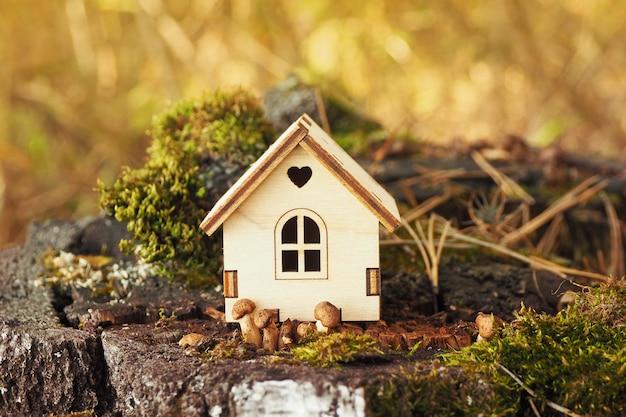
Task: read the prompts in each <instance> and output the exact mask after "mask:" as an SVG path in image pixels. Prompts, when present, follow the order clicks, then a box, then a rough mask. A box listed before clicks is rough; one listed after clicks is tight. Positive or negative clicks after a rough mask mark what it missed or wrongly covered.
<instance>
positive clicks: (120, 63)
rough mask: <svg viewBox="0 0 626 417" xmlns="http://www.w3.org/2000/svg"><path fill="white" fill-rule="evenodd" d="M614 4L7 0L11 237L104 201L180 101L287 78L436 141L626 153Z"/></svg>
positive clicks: (0, 237) (2, 9) (3, 19)
mask: <svg viewBox="0 0 626 417" xmlns="http://www.w3.org/2000/svg"><path fill="white" fill-rule="evenodd" d="M620 6H621V3H618V1H617V0H596V1H593V2H591V1H582V0H561V1H549V0H525V1H522V0H511V1H507V2H502V1H494V0H492V1H486V2H484V1H473V0H472V1H460V0H444V1H437V2H429V1H410V0H394V1H393V2H391V1H387V2H384V1H379V2H361V3H358V2H348V1H337V0H333V1H330V0H315V1H313V0H306V1H298V2H294V1H286V0H277V1H273V2H258V1H252V0H233V1H226V0H93V1H86V0H59V1H54V2H53V1H44V2H42V1H38V0H19V1H18V0H7V1H3V2H2V3H0V57H1V58H2V65H1V66H0V168H1V169H0V247H1V246H4V245H6V244H8V243H11V242H19V241H21V240H22V239H23V236H24V233H25V228H26V225H27V224H28V222H29V221H31V220H33V219H47V218H70V217H80V216H84V215H88V214H95V213H97V212H98V208H97V206H96V201H97V196H96V195H95V194H94V193H93V191H92V189H93V187H94V185H95V183H96V179H97V178H101V179H103V180H104V181H105V182H109V183H111V182H112V181H113V179H114V178H115V176H116V175H117V174H118V173H119V171H120V167H121V166H122V165H131V166H138V165H140V164H141V161H142V158H143V156H144V154H145V153H144V150H145V148H146V146H147V144H148V143H149V139H148V137H147V135H146V130H147V129H148V128H149V126H150V121H151V118H152V115H154V114H155V113H158V112H159V111H160V110H161V109H162V108H163V107H164V106H165V105H166V103H167V102H168V101H175V100H178V99H180V98H183V97H193V96H197V95H198V94H199V93H200V92H201V91H203V90H214V89H216V88H228V87H230V86H239V85H241V86H244V87H246V88H249V89H250V90H252V91H253V92H254V93H255V94H258V95H259V96H261V95H262V94H263V93H264V92H265V91H267V90H268V89H269V88H271V87H272V86H273V85H275V84H276V83H278V82H280V81H281V80H283V79H285V78H286V77H287V76H288V75H290V74H297V75H298V76H299V77H301V79H303V80H304V81H306V82H309V83H314V84H317V85H319V86H320V87H321V90H322V91H323V92H325V93H326V94H329V95H335V96H337V97H339V98H341V99H342V100H344V101H349V102H351V103H353V104H354V105H355V106H356V107H357V108H359V109H361V110H362V112H363V113H364V114H367V115H368V116H369V117H372V118H374V119H376V120H378V121H379V122H381V123H382V124H383V125H384V126H385V127H387V128H388V129H389V130H399V131H402V132H406V133H408V134H410V135H411V136H413V137H415V138H416V139H419V140H424V141H432V142H435V143H438V144H446V143H451V141H452V140H457V139H458V138H461V139H463V140H468V141H471V140H476V139H485V140H492V141H497V140H498V138H499V137H500V136H501V135H503V134H505V133H516V134H519V135H521V136H523V137H525V138H527V140H528V141H529V143H531V144H532V145H533V146H546V145H549V144H550V143H553V142H554V141H559V144H560V146H562V147H563V148H565V149H568V150H574V151H575V150H582V151H584V152H586V153H593V154H598V155H603V156H611V157H626V151H625V150H624V149H626V147H625V146H624V145H626V118H625V117H623V115H624V114H625V113H626V112H625V107H626V97H625V96H626V73H625V72H624V71H623V68H624V67H625V64H626V49H625V48H624V47H623V39H626V36H625V35H626V33H625V32H626V30H625V29H626V24H625V23H624V22H626V8H624V7H620Z"/></svg>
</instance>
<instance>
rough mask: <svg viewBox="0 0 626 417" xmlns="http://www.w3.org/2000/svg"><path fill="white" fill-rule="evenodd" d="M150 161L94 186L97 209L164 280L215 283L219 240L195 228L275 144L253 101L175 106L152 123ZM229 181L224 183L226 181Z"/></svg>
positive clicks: (238, 98)
mask: <svg viewBox="0 0 626 417" xmlns="http://www.w3.org/2000/svg"><path fill="white" fill-rule="evenodd" d="M149 133H150V135H151V136H152V139H153V142H152V145H151V146H150V147H149V148H148V160H147V162H146V164H145V165H144V166H143V167H141V168H139V169H131V168H129V167H125V168H124V169H123V171H122V173H121V175H120V176H119V177H118V179H117V180H116V181H115V184H113V185H112V186H107V185H105V184H103V183H102V182H99V184H98V188H97V191H99V192H100V194H101V196H100V205H101V207H102V208H103V209H104V210H106V212H107V213H108V214H109V215H112V216H115V218H116V219H117V220H119V221H121V222H126V223H127V224H128V230H129V231H130V232H131V233H132V236H133V237H132V240H128V241H126V240H125V241H122V242H121V244H120V247H121V248H122V249H123V250H124V251H125V252H127V253H131V252H135V253H137V254H138V255H139V256H140V257H142V258H143V259H145V260H146V261H147V262H151V263H156V264H158V265H159V266H160V267H161V272H163V273H166V274H167V275H168V276H170V277H177V278H183V279H184V280H185V281H187V282H189V283H193V284H199V285H209V284H216V283H217V282H218V277H217V271H218V270H219V266H220V257H221V244H222V243H221V236H220V234H215V235H214V236H212V237H210V238H209V237H207V236H205V235H204V233H203V232H202V231H200V230H199V228H198V225H199V223H200V221H201V220H202V219H203V217H204V216H205V215H206V212H207V211H208V210H209V209H210V208H211V206H212V205H213V204H214V203H215V202H216V201H217V199H218V198H219V197H220V196H221V195H222V194H223V193H224V192H225V191H226V188H227V186H228V184H227V183H226V180H227V179H231V180H232V176H233V175H240V174H241V173H243V171H244V169H245V168H246V167H247V166H248V165H249V164H250V163H252V162H253V161H254V160H255V159H256V158H258V157H259V156H260V155H261V154H262V153H263V151H264V150H265V149H267V147H268V145H269V144H270V143H271V141H272V140H273V139H274V132H273V130H272V128H271V126H270V125H269V123H268V122H267V121H266V120H265V118H264V117H263V111H262V109H261V107H260V106H259V104H258V103H257V101H256V99H255V98H254V97H252V96H251V95H250V94H249V93H247V92H246V91H244V90H236V91H233V92H228V93H227V92H222V91H217V92H215V93H212V94H205V95H204V96H203V97H201V98H199V99H197V100H185V101H180V102H178V103H175V104H174V105H172V107H171V108H169V109H168V110H166V111H165V112H163V113H162V114H161V115H158V116H156V117H155V118H154V121H153V126H152V129H151V130H150V132H149ZM229 176H230V177H229Z"/></svg>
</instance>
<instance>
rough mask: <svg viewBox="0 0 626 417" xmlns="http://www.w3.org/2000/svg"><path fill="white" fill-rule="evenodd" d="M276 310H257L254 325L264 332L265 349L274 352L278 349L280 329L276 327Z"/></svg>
mask: <svg viewBox="0 0 626 417" xmlns="http://www.w3.org/2000/svg"><path fill="white" fill-rule="evenodd" d="M277 319H278V317H277V315H276V310H266V309H264V310H257V311H255V313H254V324H255V326H256V327H258V328H259V329H261V330H263V347H264V348H265V349H266V350H267V351H269V352H274V351H276V349H278V327H276V320H277Z"/></svg>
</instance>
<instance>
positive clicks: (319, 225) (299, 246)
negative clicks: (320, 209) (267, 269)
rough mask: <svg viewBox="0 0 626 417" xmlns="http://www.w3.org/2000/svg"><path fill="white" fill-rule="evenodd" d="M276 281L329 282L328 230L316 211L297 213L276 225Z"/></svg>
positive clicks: (299, 210)
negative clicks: (303, 280) (327, 261)
mask: <svg viewBox="0 0 626 417" xmlns="http://www.w3.org/2000/svg"><path fill="white" fill-rule="evenodd" d="M275 240H276V279H326V278H327V277H328V276H327V267H326V260H327V257H328V255H327V243H326V226H325V225H324V222H323V221H322V219H321V218H320V217H319V216H318V215H317V214H316V213H315V212H313V211H311V210H306V209H295V210H291V211H289V212H287V213H286V214H284V215H283V216H282V217H281V218H280V219H279V220H278V223H277V224H276V232H275Z"/></svg>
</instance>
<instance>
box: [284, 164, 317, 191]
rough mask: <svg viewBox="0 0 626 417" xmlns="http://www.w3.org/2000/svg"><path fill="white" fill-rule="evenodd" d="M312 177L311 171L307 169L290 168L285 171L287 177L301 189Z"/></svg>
mask: <svg viewBox="0 0 626 417" xmlns="http://www.w3.org/2000/svg"><path fill="white" fill-rule="evenodd" d="M311 175H313V171H312V170H311V168H309V167H302V168H298V167H291V168H289V169H288V170H287V176H288V177H289V179H290V180H291V182H293V183H294V184H295V185H296V186H297V187H298V188H302V187H303V186H304V184H306V183H307V182H309V180H310V179H311Z"/></svg>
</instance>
